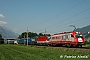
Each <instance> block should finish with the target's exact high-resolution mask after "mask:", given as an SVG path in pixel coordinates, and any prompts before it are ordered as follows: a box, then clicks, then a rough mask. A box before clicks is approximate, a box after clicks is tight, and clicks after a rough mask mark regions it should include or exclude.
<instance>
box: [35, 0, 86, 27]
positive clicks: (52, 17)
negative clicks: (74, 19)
mask: <svg viewBox="0 0 90 60" xmlns="http://www.w3.org/2000/svg"><path fill="white" fill-rule="evenodd" d="M84 1H85V0H83V1H81V2H79V3H77V4H75V5H74V6H72V7H70V8H68V9H66V10H65V11H63V12H61V13H59V14H57V15H55V16H53V17H51V18H50V19H47V20H44V21H42V22H40V23H38V24H35V25H33V27H35V26H38V25H41V24H43V23H45V22H48V21H49V20H51V19H53V18H55V17H57V16H59V15H61V14H63V13H65V12H67V11H69V10H70V9H72V8H74V7H76V6H78V5H79V4H81V3H83V2H84Z"/></svg>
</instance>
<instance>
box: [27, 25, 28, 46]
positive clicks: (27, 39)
mask: <svg viewBox="0 0 90 60" xmlns="http://www.w3.org/2000/svg"><path fill="white" fill-rule="evenodd" d="M27 46H28V27H27Z"/></svg>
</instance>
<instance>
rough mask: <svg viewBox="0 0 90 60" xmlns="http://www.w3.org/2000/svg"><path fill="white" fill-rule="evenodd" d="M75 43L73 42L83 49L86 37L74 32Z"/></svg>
mask: <svg viewBox="0 0 90 60" xmlns="http://www.w3.org/2000/svg"><path fill="white" fill-rule="evenodd" d="M72 35H73V38H74V42H73V41H72V43H73V45H74V46H77V47H82V45H85V40H84V36H83V34H82V33H81V32H72Z"/></svg>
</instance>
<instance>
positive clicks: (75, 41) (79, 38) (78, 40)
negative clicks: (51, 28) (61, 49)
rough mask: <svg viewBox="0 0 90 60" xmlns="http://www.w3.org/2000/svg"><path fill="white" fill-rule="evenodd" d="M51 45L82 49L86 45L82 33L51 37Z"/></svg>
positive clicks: (65, 33) (60, 34)
mask: <svg viewBox="0 0 90 60" xmlns="http://www.w3.org/2000/svg"><path fill="white" fill-rule="evenodd" d="M48 44H49V45H65V46H67V47H82V45H84V44H85V40H84V36H83V34H82V33H81V32H63V33H58V34H53V35H51V39H50V40H49V42H48Z"/></svg>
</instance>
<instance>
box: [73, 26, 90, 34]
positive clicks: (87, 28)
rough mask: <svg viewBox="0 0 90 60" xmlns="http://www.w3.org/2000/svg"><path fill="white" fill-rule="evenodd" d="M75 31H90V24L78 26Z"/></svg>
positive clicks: (84, 32)
mask: <svg viewBox="0 0 90 60" xmlns="http://www.w3.org/2000/svg"><path fill="white" fill-rule="evenodd" d="M75 31H77V32H82V33H83V34H86V33H87V32H89V31H90V25H88V26H85V27H82V28H77V29H76V30H75Z"/></svg>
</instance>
